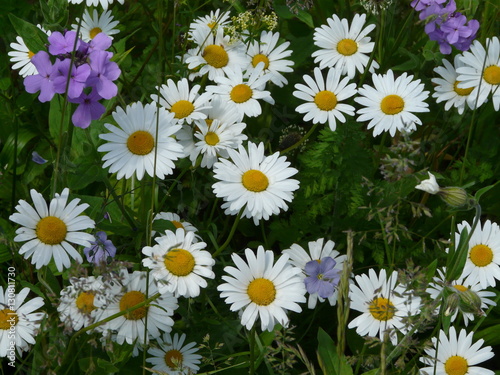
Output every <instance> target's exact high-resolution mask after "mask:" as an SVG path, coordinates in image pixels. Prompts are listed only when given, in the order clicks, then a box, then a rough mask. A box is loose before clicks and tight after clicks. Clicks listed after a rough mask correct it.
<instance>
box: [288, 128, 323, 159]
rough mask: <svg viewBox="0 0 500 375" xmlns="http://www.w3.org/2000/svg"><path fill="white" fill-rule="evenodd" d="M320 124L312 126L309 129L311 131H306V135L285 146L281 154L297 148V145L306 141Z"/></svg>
mask: <svg viewBox="0 0 500 375" xmlns="http://www.w3.org/2000/svg"><path fill="white" fill-rule="evenodd" d="M318 125H319V123H316V124H314V125H313V126H311V129H309V131H308V132H307V133H306V135H304V136H303V137H302V138H301V139H300V141H298V142H297V143H295V144H293V145H291V146H290V147H288V148H285V149H284V150H283V151H281V152H280V155H283V154H286V153H287V152H290V151H292V150H294V149H296V148H297V147H299V146H300V145H301V144H302V143H304V142H305V141H306V140H307V139H308V138H309V137H310V136H311V134H312V133H313V132H314V130H316V128H317V127H318Z"/></svg>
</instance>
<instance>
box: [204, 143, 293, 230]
mask: <svg viewBox="0 0 500 375" xmlns="http://www.w3.org/2000/svg"><path fill="white" fill-rule="evenodd" d="M227 152H228V153H229V157H230V158H231V160H229V159H222V158H220V159H219V161H218V162H217V163H215V164H214V169H213V170H214V177H215V179H217V180H219V181H218V182H216V183H215V184H213V185H212V188H213V190H214V193H215V195H216V196H217V197H218V198H222V199H223V200H224V203H223V204H222V208H223V209H225V210H226V211H225V213H226V215H236V214H238V213H239V212H240V210H241V209H242V208H243V207H244V210H243V214H242V215H243V217H247V218H253V221H254V223H255V225H258V223H259V221H260V220H262V219H264V220H268V219H269V217H270V216H271V215H276V214H279V212H280V210H285V211H286V210H287V209H288V205H287V204H286V202H291V201H292V199H293V192H294V191H295V190H297V189H298V188H299V181H297V180H294V179H291V178H290V177H291V176H293V175H295V174H296V173H297V172H298V171H297V170H296V169H295V168H291V167H290V162H288V161H286V158H285V157H284V156H279V153H278V152H276V153H274V154H273V155H271V156H265V155H264V144H263V143H260V144H259V145H256V144H255V143H251V142H249V143H248V151H247V150H246V149H245V148H244V147H243V146H239V147H238V150H237V151H236V150H232V149H228V150H227Z"/></svg>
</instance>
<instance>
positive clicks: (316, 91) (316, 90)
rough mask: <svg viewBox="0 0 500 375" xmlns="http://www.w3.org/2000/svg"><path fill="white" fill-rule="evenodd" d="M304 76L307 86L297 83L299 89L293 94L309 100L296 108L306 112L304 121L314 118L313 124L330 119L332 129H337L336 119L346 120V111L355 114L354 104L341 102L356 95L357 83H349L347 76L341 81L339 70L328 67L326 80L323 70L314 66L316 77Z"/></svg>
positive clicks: (322, 122)
mask: <svg viewBox="0 0 500 375" xmlns="http://www.w3.org/2000/svg"><path fill="white" fill-rule="evenodd" d="M303 78H304V81H305V82H306V83H307V86H306V85H303V84H300V83H298V84H296V85H295V88H296V89H297V91H294V92H293V96H295V97H297V98H299V99H302V100H305V101H306V102H307V103H304V104H301V105H299V106H298V107H297V108H295V110H296V111H297V112H298V113H305V114H306V115H305V116H304V121H311V120H312V122H313V124H317V123H320V124H324V123H325V122H327V121H328V125H329V126H330V129H331V130H332V131H335V129H336V128H337V124H336V123H335V119H338V120H339V121H340V122H345V121H346V118H345V117H344V113H345V114H347V115H349V116H353V115H354V107H353V106H351V105H348V104H344V103H339V102H340V101H342V100H345V99H347V98H350V97H351V96H353V95H355V94H356V85H355V84H354V83H351V84H349V85H348V82H349V78H347V77H345V78H344V79H343V80H342V81H340V71H339V70H337V69H328V76H327V77H326V80H324V79H323V74H322V73H321V70H320V69H319V68H314V79H313V78H312V77H310V76H308V75H307V74H306V75H304V77H303Z"/></svg>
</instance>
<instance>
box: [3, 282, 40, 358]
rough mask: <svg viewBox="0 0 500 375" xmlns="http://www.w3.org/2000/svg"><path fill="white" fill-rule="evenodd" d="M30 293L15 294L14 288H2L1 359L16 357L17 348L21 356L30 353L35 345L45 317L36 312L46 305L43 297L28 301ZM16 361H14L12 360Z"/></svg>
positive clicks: (25, 290) (25, 291) (25, 289)
mask: <svg viewBox="0 0 500 375" xmlns="http://www.w3.org/2000/svg"><path fill="white" fill-rule="evenodd" d="M29 292H30V290H29V288H23V289H22V290H21V291H20V292H19V293H17V294H16V293H15V290H14V289H13V287H11V286H8V287H6V288H5V291H4V288H3V286H0V358H2V357H9V359H10V357H14V358H15V355H14V353H12V352H11V351H13V350H14V348H13V347H12V346H15V348H16V349H17V352H18V353H19V355H21V353H22V352H23V351H24V352H26V351H28V350H29V348H30V345H32V344H34V343H35V337H36V335H37V334H38V330H39V329H40V323H41V321H42V319H43V318H44V316H45V313H43V312H35V310H38V309H39V308H40V307H42V306H43V305H44V301H43V298H42V297H35V298H32V299H30V300H27V301H26V297H27V296H28V293H29ZM12 361H14V360H12Z"/></svg>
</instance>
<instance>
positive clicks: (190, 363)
mask: <svg viewBox="0 0 500 375" xmlns="http://www.w3.org/2000/svg"><path fill="white" fill-rule="evenodd" d="M185 340H186V334H185V333H183V334H182V335H180V336H179V334H178V333H176V334H175V335H174V336H173V337H172V336H171V335H170V334H168V333H165V334H163V337H162V340H158V347H154V348H150V349H149V350H148V354H150V355H151V356H150V357H149V358H147V359H146V362H149V363H151V365H153V367H152V369H153V370H156V371H159V372H161V373H164V374H169V375H192V374H196V373H197V371H198V370H199V369H200V367H199V366H198V365H199V364H200V362H201V355H199V354H196V352H197V351H198V349H197V348H196V343H195V342H190V343H189V344H186V345H184V341H185Z"/></svg>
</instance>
